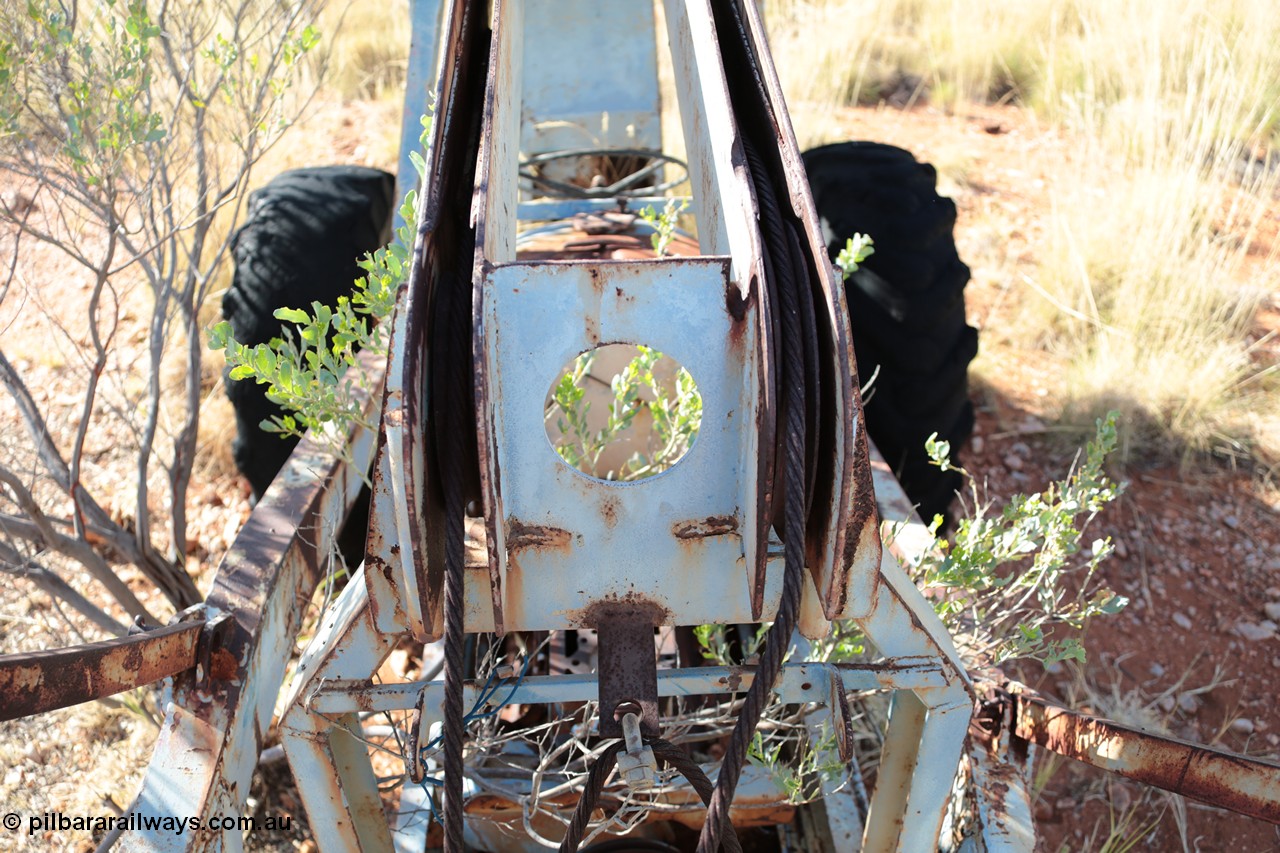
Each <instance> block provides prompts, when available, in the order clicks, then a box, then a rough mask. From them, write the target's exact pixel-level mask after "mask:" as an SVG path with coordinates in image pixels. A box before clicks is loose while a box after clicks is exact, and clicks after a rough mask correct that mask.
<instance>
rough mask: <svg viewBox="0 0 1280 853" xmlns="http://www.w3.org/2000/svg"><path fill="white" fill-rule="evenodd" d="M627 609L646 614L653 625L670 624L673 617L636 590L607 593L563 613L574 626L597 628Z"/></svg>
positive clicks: (666, 610) (672, 614)
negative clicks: (583, 605) (616, 593)
mask: <svg viewBox="0 0 1280 853" xmlns="http://www.w3.org/2000/svg"><path fill="white" fill-rule="evenodd" d="M627 610H630V611H631V612H633V613H642V614H644V615H646V616H647V617H648V618H649V619H650V620H651V621H652V622H653V624H654V625H670V624H672V620H673V619H674V617H675V614H674V613H672V612H671V610H670V609H668V608H666V607H664V606H663V605H661V604H659V603H658V602H656V601H654V600H653V599H651V598H648V597H646V596H644V595H642V594H641V593H638V592H628V593H626V594H625V595H609V596H606V597H605V598H602V599H599V600H597V601H593V602H591V603H590V604H588V605H587V606H586V607H581V608H578V609H576V610H570V611H567V612H566V614H565V615H566V616H567V617H568V621H569V623H570V624H572V625H573V626H574V627H576V628H596V629H599V627H600V623H601V620H603V619H608V618H610V617H611V616H612V615H615V614H617V613H619V612H625V611H627Z"/></svg>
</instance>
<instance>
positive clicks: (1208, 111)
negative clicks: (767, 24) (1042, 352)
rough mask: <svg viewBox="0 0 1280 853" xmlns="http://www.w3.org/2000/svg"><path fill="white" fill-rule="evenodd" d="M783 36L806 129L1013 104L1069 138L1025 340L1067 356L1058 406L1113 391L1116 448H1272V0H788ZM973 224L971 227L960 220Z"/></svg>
mask: <svg viewBox="0 0 1280 853" xmlns="http://www.w3.org/2000/svg"><path fill="white" fill-rule="evenodd" d="M770 8H771V18H772V21H771V23H772V24H773V33H774V39H773V42H774V51H775V55H776V56H777V58H778V64H779V67H780V69H781V70H782V73H783V75H784V85H785V86H786V87H787V91H788V94H789V97H790V99H791V102H792V104H793V112H794V113H796V114H797V117H796V118H797V125H798V126H800V127H802V128H804V133H803V135H804V139H803V140H802V141H804V142H807V143H811V144H812V143H817V142H822V141H828V140H829V139H831V138H832V136H833V135H835V134H836V133H838V127H839V125H838V124H837V123H836V122H837V121H838V118H837V110H836V109H835V108H836V107H839V106H844V105H849V104H853V103H868V102H876V103H887V104H890V105H895V106H907V105H910V104H913V103H921V102H924V101H926V100H927V101H929V102H931V103H934V104H935V105H942V106H945V107H948V108H949V107H952V106H955V105H956V104H959V103H962V102H965V101H974V102H987V103H990V102H1001V101H1004V102H1010V101H1012V102H1016V103H1018V104H1021V105H1022V106H1023V107H1025V108H1026V109H1028V110H1029V111H1031V112H1032V113H1033V114H1034V115H1035V117H1036V119H1037V120H1038V121H1039V122H1041V123H1047V124H1048V125H1049V126H1051V127H1055V128H1057V130H1058V131H1059V132H1061V133H1062V134H1063V135H1064V136H1065V137H1066V138H1068V139H1070V140H1072V145H1073V146H1074V156H1072V157H1070V158H1069V160H1068V161H1067V162H1064V163H1062V164H1061V166H1060V168H1059V169H1058V171H1057V173H1056V174H1054V175H1052V176H1051V178H1052V183H1051V186H1052V188H1053V189H1052V198H1053V209H1052V212H1051V213H1050V214H1049V216H1048V221H1047V228H1046V232H1047V233H1048V234H1049V237H1048V239H1047V241H1046V242H1045V244H1043V245H1040V246H1038V247H1036V257H1037V264H1036V266H1037V268H1036V271H1035V273H1034V274H1033V275H1029V276H1026V275H1022V274H1019V275H1018V278H1019V281H1016V282H1014V284H1015V285H1019V286H1020V290H1021V292H1020V293H1019V297H1020V299H1019V301H1020V302H1021V303H1022V305H1023V310H1022V311H1021V318H1020V322H1019V323H1018V328H1016V329H1011V330H1008V331H1009V332H1010V333H1011V334H1012V336H1013V338H1014V340H1016V341H1018V342H1020V343H1022V344H1023V345H1032V346H1037V347H1042V348H1044V349H1046V350H1047V351H1049V352H1050V353H1052V354H1054V355H1056V356H1057V360H1058V362H1059V363H1060V364H1061V365H1062V367H1063V370H1062V374H1063V375H1062V378H1061V387H1060V388H1059V389H1057V390H1056V391H1055V394H1054V398H1053V399H1054V400H1055V401H1056V403H1057V405H1058V411H1056V412H1052V411H1051V412H1047V413H1046V414H1050V415H1057V416H1059V417H1060V419H1061V420H1062V421H1063V422H1064V423H1065V424H1067V425H1079V426H1080V427H1082V428H1087V427H1088V426H1089V425H1091V424H1092V423H1093V422H1094V420H1095V419H1096V418H1097V417H1098V416H1099V414H1101V413H1103V412H1105V411H1107V410H1108V409H1113V408H1116V409H1120V410H1121V411H1122V413H1123V414H1125V415H1126V416H1127V417H1126V418H1125V419H1124V423H1125V424H1127V425H1128V434H1127V435H1126V436H1125V439H1126V444H1127V446H1129V447H1130V448H1134V447H1138V446H1142V447H1147V448H1152V449H1155V450H1157V451H1158V452H1161V453H1164V454H1169V453H1172V454H1174V455H1181V456H1182V457H1184V458H1190V457H1195V456H1199V455H1201V454H1204V453H1206V452H1208V453H1215V454H1225V455H1228V456H1231V457H1232V458H1237V459H1252V460H1261V461H1267V460H1271V461H1274V460H1276V459H1280V430H1278V429H1277V427H1278V426H1280V403H1277V401H1276V398H1277V396H1278V395H1276V394H1275V393H1274V392H1275V391H1276V390H1277V389H1276V383H1275V381H1274V377H1273V376H1272V375H1271V372H1272V370H1273V369H1274V368H1273V366H1272V365H1269V364H1268V363H1267V359H1266V358H1264V357H1262V356H1261V353H1260V351H1259V349H1258V348H1257V347H1256V338H1257V334H1256V322H1257V321H1256V318H1257V315H1258V309H1259V307H1261V306H1264V305H1265V304H1266V302H1267V300H1269V299H1272V298H1274V297H1273V295H1274V294H1275V292H1276V290H1277V287H1276V282H1275V280H1274V276H1273V275H1271V274H1269V270H1270V269H1271V268H1272V265H1273V262H1274V261H1275V260H1276V257H1275V254H1276V252H1275V246H1274V244H1273V243H1272V244H1268V243H1267V241H1266V240H1264V239H1259V235H1260V233H1267V232H1269V233H1270V236H1273V235H1274V232H1275V230H1276V224H1275V223H1276V218H1277V213H1276V211H1277V207H1278V205H1277V199H1278V198H1280V154H1278V153H1277V152H1276V145H1277V142H1278V141H1280V78H1277V77H1276V75H1275V69H1276V68H1277V67H1280V18H1277V16H1276V15H1275V14H1274V10H1273V8H1272V7H1271V6H1270V5H1269V4H1266V3H1263V2H1261V0H1171V2H1168V3H1161V4H1155V5H1152V4H1149V3H1144V2H1138V0H1116V2H1113V3H1106V4H1100V3H1086V2H1083V0H1071V1H1070V2H1063V0H1031V2H1026V3H1020V4H1012V3H1009V2H1007V0H1001V2H996V0H977V2H963V3H961V2H959V0H952V2H935V3H925V2H920V0H884V2H879V3H873V4H864V3H855V2H852V0H826V2H821V0H817V2H812V1H811V0H779V2H777V3H774V4H771V6H770ZM961 227H964V225H963V224H962V226H961Z"/></svg>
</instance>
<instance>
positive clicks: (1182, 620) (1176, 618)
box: [1170, 613, 1191, 631]
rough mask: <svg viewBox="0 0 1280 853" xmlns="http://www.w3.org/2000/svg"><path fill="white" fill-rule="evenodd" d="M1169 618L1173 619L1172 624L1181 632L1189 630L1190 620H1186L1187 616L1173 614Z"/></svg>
mask: <svg viewBox="0 0 1280 853" xmlns="http://www.w3.org/2000/svg"><path fill="white" fill-rule="evenodd" d="M1170 618H1172V619H1173V624H1175V625H1177V626H1178V627H1179V628H1181V629H1182V630H1184V631H1190V630H1191V620H1190V619H1188V618H1187V615H1186V614H1185V613H1175V614H1173V616H1172V617H1170Z"/></svg>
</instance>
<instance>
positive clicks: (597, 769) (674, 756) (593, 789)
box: [560, 735, 742, 853]
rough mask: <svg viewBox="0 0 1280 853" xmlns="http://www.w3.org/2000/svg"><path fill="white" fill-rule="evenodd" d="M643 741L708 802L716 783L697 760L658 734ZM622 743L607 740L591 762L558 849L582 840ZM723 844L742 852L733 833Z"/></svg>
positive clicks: (564, 852)
mask: <svg viewBox="0 0 1280 853" xmlns="http://www.w3.org/2000/svg"><path fill="white" fill-rule="evenodd" d="M644 742H645V745H646V746H648V747H649V748H650V749H652V750H653V755H654V757H655V758H657V759H658V760H659V761H661V762H662V763H664V764H666V765H667V766H669V767H671V768H672V769H674V770H676V771H677V772H679V773H680V775H682V776H684V778H685V779H687V780H688V781H689V785H690V787H692V788H693V790H694V791H695V792H696V793H697V794H698V796H699V797H700V798H701V799H702V803H703V805H706V806H710V804H711V797H712V794H713V792H714V790H715V786H714V785H712V783H711V780H710V779H708V778H707V774H706V773H703V772H702V768H701V767H699V766H698V762H696V761H694V760H693V759H692V758H691V757H690V756H689V754H688V753H687V752H685V751H684V750H683V749H681V748H680V747H678V746H676V745H675V744H673V743H671V742H670V741H668V740H664V739H662V738H660V737H652V736H649V735H645V737H644ZM625 746H626V744H625V743H624V742H623V741H617V742H616V743H612V744H610V745H609V746H608V747H606V748H605V750H604V752H602V753H600V757H599V758H597V759H596V762H595V764H593V765H591V770H590V771H589V772H588V773H587V782H586V784H585V785H584V786H583V789H582V798H581V799H580V800H578V805H577V806H576V807H575V808H574V810H573V817H572V818H570V820H569V826H568V828H567V829H566V830H565V835H564V839H563V840H562V841H561V842H560V853H577V850H578V845H579V844H581V843H582V837H583V835H585V834H586V831H587V825H588V824H589V823H590V822H591V813H592V812H594V811H595V810H596V806H597V805H598V804H599V802H600V794H601V793H602V792H603V791H604V783H605V781H606V780H607V779H608V778H609V774H610V773H611V772H613V768H614V765H616V764H617V763H618V753H620V752H622V750H623V749H624V748H625ZM725 848H726V849H727V850H728V851H729V853H742V844H741V843H740V842H739V841H738V837H737V836H736V835H733V834H732V833H730V836H729V837H728V838H726V839H725Z"/></svg>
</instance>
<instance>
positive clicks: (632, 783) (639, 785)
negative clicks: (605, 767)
mask: <svg viewBox="0 0 1280 853" xmlns="http://www.w3.org/2000/svg"><path fill="white" fill-rule="evenodd" d="M622 739H623V741H624V742H625V743H626V750H625V751H624V752H620V753H618V772H619V773H621V774H622V778H623V779H624V780H625V781H626V783H627V787H628V788H630V789H631V790H633V791H647V790H649V789H650V788H652V787H654V786H656V785H657V784H658V761H657V759H655V758H654V757H653V750H652V749H650V748H649V747H647V746H645V744H644V736H643V735H642V734H641V733H640V715H639V714H636V713H633V712H627V713H625V714H623V715H622Z"/></svg>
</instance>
